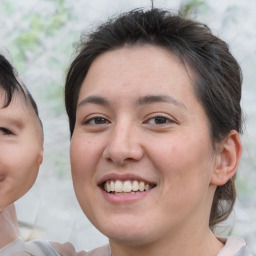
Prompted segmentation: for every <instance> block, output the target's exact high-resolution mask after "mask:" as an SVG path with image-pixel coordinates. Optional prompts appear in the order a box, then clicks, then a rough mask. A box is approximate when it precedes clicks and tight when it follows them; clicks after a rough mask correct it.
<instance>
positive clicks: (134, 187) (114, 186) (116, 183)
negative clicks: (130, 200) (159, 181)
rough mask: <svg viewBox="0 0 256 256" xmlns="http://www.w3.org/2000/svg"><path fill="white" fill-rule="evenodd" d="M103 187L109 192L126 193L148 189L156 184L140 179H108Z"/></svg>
mask: <svg viewBox="0 0 256 256" xmlns="http://www.w3.org/2000/svg"><path fill="white" fill-rule="evenodd" d="M101 187H102V189H103V190H104V191H105V192H107V193H112V194H116V195H124V194H135V193H140V192H144V191H148V190H150V189H152V188H154V187H156V185H155V184H150V183H148V182H145V181H139V180H123V181H121V180H107V181H105V182H103V183H102V184H101Z"/></svg>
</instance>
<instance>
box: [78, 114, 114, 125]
mask: <svg viewBox="0 0 256 256" xmlns="http://www.w3.org/2000/svg"><path fill="white" fill-rule="evenodd" d="M92 121H94V123H91V122H92ZM97 121H100V122H101V123H98V124H97V123H96V122H97ZM102 121H103V122H104V123H102ZM106 123H110V122H109V121H108V120H107V119H106V118H104V117H101V116H95V117H93V118H90V119H88V120H85V121H84V122H83V124H84V125H104V124H106Z"/></svg>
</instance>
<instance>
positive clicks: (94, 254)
mask: <svg viewBox="0 0 256 256" xmlns="http://www.w3.org/2000/svg"><path fill="white" fill-rule="evenodd" d="M86 256H111V249H110V246H109V245H104V246H101V247H99V248H96V249H94V250H92V251H89V252H88V254H86Z"/></svg>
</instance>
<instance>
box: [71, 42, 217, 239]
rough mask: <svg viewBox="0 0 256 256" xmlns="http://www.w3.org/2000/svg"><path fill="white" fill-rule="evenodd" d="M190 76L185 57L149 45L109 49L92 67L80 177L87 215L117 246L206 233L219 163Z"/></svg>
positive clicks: (79, 117) (82, 121) (77, 164)
mask: <svg viewBox="0 0 256 256" xmlns="http://www.w3.org/2000/svg"><path fill="white" fill-rule="evenodd" d="M188 72H189V75H188ZM189 76H190V77H189ZM191 78H193V72H192V71H190V70H189V69H188V70H187V71H186V70H185V68H184V66H183V65H182V64H181V63H180V61H179V60H178V58H177V57H175V56H174V55H173V54H171V53H170V52H168V51H167V50H164V49H162V48H159V47H155V46H149V45H143V46H133V47H129V48H128V47H124V48H120V49H117V50H113V51H109V52H106V53H104V54H102V55H100V56H99V57H98V58H97V59H96V60H95V61H94V62H93V63H92V65H91V67H90V69H89V72H88V74H87V76H86V78H85V80H84V82H83V84H82V87H81V91H80V94H79V99H78V105H77V113H76V124H75V129H74V133H73V136H72V140H71V152H70V154H71V165H72V175H73V182H74V188H75V192H76V195H77V198H78V201H79V203H80V205H81V207H82V209H83V211H84V213H85V214H86V215H87V217H88V218H89V219H90V221H91V222H92V223H93V224H94V225H95V226H96V228H98V229H99V230H100V231H101V232H103V233H104V234H105V235H107V236H108V237H109V238H110V241H120V242H123V241H125V242H127V243H130V244H137V243H139V244H147V243H150V242H154V241H157V240H158V239H163V238H167V239H169V238H170V237H174V236H176V235H177V234H183V235H184V237H183V238H184V239H185V238H186V236H191V232H195V230H197V229H198V226H199V225H200V226H201V227H205V228H207V229H208V222H209V212H210V207H211V203H212V197H213V194H214V191H215V186H213V185H211V177H212V173H213V171H214V169H215V165H216V164H215V162H216V161H215V159H216V157H215V156H214V154H213V150H212V145H211V138H210V135H209V124H208V119H207V116H206V114H205V112H204V109H203V108H202V106H201V104H200V103H199V102H198V100H197V99H196V97H195V95H194V91H193V86H192V82H191ZM190 231H191V232H190Z"/></svg>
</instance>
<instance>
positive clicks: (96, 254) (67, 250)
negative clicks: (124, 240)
mask: <svg viewBox="0 0 256 256" xmlns="http://www.w3.org/2000/svg"><path fill="white" fill-rule="evenodd" d="M51 244H52V246H53V247H54V248H55V250H56V251H58V253H59V255H60V256H111V250H110V247H109V245H105V246H101V247H98V248H96V249H94V250H91V251H89V252H85V251H80V252H76V250H75V248H74V246H73V245H72V244H71V243H65V244H61V243H56V242H51Z"/></svg>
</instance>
